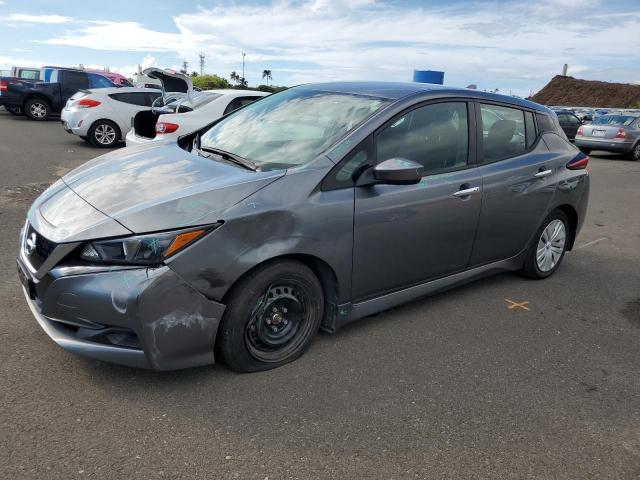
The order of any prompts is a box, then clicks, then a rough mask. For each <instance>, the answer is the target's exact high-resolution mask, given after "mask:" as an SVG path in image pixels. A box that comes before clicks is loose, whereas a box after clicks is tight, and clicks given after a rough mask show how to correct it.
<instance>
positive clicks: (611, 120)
mask: <svg viewBox="0 0 640 480" xmlns="http://www.w3.org/2000/svg"><path fill="white" fill-rule="evenodd" d="M635 119H636V117H630V116H628V115H605V116H604V117H598V118H596V119H595V120H594V121H593V122H592V123H593V124H596V125H625V126H626V125H631V124H632V123H633V121H634V120H635Z"/></svg>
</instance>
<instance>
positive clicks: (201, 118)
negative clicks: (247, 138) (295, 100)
mask: <svg viewBox="0 0 640 480" xmlns="http://www.w3.org/2000/svg"><path fill="white" fill-rule="evenodd" d="M142 73H143V74H144V75H145V76H147V77H149V78H151V79H153V80H155V81H158V82H160V85H161V87H162V98H159V99H157V100H156V101H155V102H154V104H153V106H152V108H151V110H147V111H141V112H138V113H136V114H135V115H133V116H132V118H131V125H132V128H131V130H130V131H129V133H128V134H127V137H126V142H127V146H131V145H140V144H148V143H149V142H153V141H163V140H164V141H166V140H173V139H176V138H178V137H180V136H182V135H187V134H189V133H193V132H195V131H196V130H199V129H201V128H202V127H204V126H206V125H208V124H209V123H211V122H213V121H214V120H217V119H218V118H220V117H222V116H223V115H226V114H227V113H229V112H232V111H234V110H237V109H238V108H240V107H244V106H245V105H246V104H248V103H251V102H254V101H256V100H257V99H259V98H261V97H265V96H267V95H269V93H267V92H260V91H257V90H237V89H221V90H205V91H203V92H196V91H195V90H194V87H193V82H192V80H191V77H189V76H188V75H184V74H182V73H180V72H176V71H174V70H169V69H160V68H156V67H151V68H147V69H146V70H144V71H143V72H142Z"/></svg>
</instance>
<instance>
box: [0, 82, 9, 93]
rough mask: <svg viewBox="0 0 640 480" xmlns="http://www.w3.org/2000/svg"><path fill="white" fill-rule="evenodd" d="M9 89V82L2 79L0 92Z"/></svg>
mask: <svg viewBox="0 0 640 480" xmlns="http://www.w3.org/2000/svg"><path fill="white" fill-rule="evenodd" d="M6 91H7V82H6V81H4V80H2V81H0V92H6Z"/></svg>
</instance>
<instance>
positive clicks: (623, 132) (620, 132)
mask: <svg viewBox="0 0 640 480" xmlns="http://www.w3.org/2000/svg"><path fill="white" fill-rule="evenodd" d="M626 137H627V132H626V130H625V129H624V128H619V129H618V132H617V133H616V138H626Z"/></svg>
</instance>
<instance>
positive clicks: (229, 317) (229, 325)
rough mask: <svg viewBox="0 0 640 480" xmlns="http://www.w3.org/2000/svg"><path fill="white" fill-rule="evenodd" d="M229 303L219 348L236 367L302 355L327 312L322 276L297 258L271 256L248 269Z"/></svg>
mask: <svg viewBox="0 0 640 480" xmlns="http://www.w3.org/2000/svg"><path fill="white" fill-rule="evenodd" d="M225 303H226V305H227V308H226V311H225V313H224V316H223V319H222V322H221V324H220V328H219V332H218V336H217V340H216V353H217V356H219V357H222V360H223V362H224V363H225V364H226V365H227V366H228V367H229V368H231V369H232V370H235V371H237V372H257V371H263V370H269V369H272V368H276V367H279V366H281V365H284V364H286V363H289V362H291V361H293V360H295V359H296V358H298V357H300V355H302V354H303V353H304V352H305V351H306V349H307V348H308V347H309V345H310V343H311V341H312V340H313V337H314V336H315V335H316V333H317V332H318V329H319V328H320V323H321V321H322V315H323V312H324V294H323V290H322V285H321V284H320V281H319V280H318V278H317V277H316V275H315V274H314V273H313V271H312V270H311V269H310V268H309V267H307V266H306V265H304V264H302V263H300V262H296V261H293V260H276V261H272V262H268V263H266V264H264V265H262V266H259V267H257V268H256V269H255V270H253V271H251V272H249V273H248V274H247V275H246V276H245V277H243V278H242V279H241V280H240V281H239V283H238V284H237V285H235V286H234V287H233V288H232V290H231V291H230V292H229V294H228V296H227V300H226V301H225Z"/></svg>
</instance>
